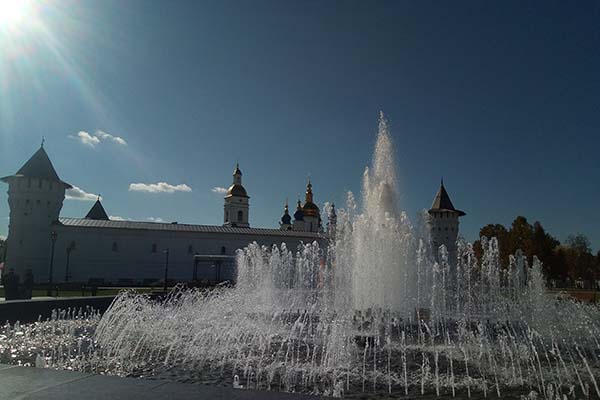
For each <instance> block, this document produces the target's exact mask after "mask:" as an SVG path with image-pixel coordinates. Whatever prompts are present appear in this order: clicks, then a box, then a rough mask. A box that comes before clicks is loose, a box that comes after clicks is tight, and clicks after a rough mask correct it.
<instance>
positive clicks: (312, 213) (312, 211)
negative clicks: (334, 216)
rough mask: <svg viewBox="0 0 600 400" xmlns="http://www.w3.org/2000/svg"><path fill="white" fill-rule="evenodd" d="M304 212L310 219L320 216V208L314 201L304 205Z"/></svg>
mask: <svg viewBox="0 0 600 400" xmlns="http://www.w3.org/2000/svg"><path fill="white" fill-rule="evenodd" d="M302 212H303V213H304V215H306V216H308V217H318V216H319V214H320V213H319V207H318V206H317V205H316V204H315V203H313V202H312V201H311V202H307V203H304V207H302Z"/></svg>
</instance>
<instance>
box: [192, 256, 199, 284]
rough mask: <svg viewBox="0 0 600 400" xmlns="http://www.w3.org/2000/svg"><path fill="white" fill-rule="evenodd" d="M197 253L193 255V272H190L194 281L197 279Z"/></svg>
mask: <svg viewBox="0 0 600 400" xmlns="http://www.w3.org/2000/svg"><path fill="white" fill-rule="evenodd" d="M198 255H199V254H198V253H196V254H195V255H194V273H193V274H192V280H193V281H194V282H195V281H197V280H198Z"/></svg>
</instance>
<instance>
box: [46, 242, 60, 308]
mask: <svg viewBox="0 0 600 400" xmlns="http://www.w3.org/2000/svg"><path fill="white" fill-rule="evenodd" d="M57 237H58V234H57V233H56V231H52V233H50V240H52V252H51V253H50V271H49V272H48V290H47V291H46V295H47V296H52V274H53V272H54V271H53V270H54V246H55V245H56V238H57Z"/></svg>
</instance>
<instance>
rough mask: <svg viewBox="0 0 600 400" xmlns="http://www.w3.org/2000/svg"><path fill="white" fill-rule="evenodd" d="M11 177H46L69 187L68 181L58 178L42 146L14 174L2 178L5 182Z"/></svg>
mask: <svg viewBox="0 0 600 400" xmlns="http://www.w3.org/2000/svg"><path fill="white" fill-rule="evenodd" d="M11 177H24V178H37V179H47V180H50V181H58V182H62V183H64V184H65V185H67V187H69V188H70V187H71V185H69V184H68V183H66V182H63V181H61V180H60V178H59V177H58V174H57V173H56V170H55V169H54V166H53V165H52V161H50V158H49V157H48V154H47V153H46V150H44V148H43V147H40V148H39V149H38V151H36V152H35V153H34V154H33V155H32V156H31V158H30V159H29V160H27V162H26V163H25V164H23V166H22V167H21V168H19V170H18V171H17V173H16V174H14V175H11V176H5V177H4V178H2V180H3V181H5V182H6V181H7V179H8V178H11Z"/></svg>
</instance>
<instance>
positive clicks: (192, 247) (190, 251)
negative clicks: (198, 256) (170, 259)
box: [188, 244, 194, 254]
mask: <svg viewBox="0 0 600 400" xmlns="http://www.w3.org/2000/svg"><path fill="white" fill-rule="evenodd" d="M193 252H194V246H192V245H191V244H190V245H189V246H188V254H192V253H193Z"/></svg>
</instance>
